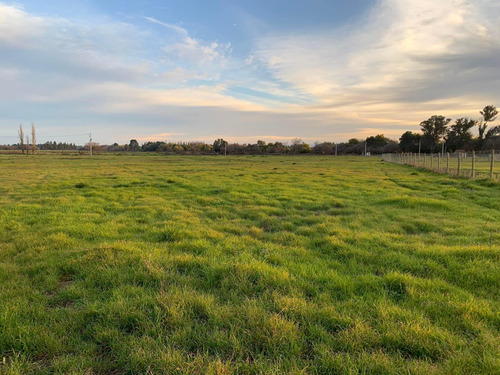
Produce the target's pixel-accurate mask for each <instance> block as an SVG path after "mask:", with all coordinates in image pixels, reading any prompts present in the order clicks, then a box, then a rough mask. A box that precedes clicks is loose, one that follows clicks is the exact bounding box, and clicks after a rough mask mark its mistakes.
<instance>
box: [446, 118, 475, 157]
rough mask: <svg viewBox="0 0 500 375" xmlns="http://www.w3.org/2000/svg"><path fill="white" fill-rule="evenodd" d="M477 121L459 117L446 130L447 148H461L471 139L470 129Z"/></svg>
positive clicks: (452, 149)
mask: <svg viewBox="0 0 500 375" xmlns="http://www.w3.org/2000/svg"><path fill="white" fill-rule="evenodd" d="M476 124H477V121H475V120H472V119H469V118H465V117H462V118H459V119H457V120H456V121H455V123H454V124H453V125H451V127H450V128H449V129H448V130H447V133H446V145H447V147H448V149H449V150H451V151H455V150H459V149H463V148H464V147H465V146H466V145H467V144H468V143H470V142H471V141H472V133H471V132H470V130H471V129H472V128H473V127H474V126H476Z"/></svg>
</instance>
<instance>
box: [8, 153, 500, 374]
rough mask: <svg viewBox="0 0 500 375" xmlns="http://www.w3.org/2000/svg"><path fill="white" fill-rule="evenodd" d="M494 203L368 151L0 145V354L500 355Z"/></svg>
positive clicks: (302, 362) (170, 357) (343, 359)
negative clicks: (77, 151) (53, 150)
mask: <svg viewBox="0 0 500 375" xmlns="http://www.w3.org/2000/svg"><path fill="white" fill-rule="evenodd" d="M499 208H500V184H498V183H495V182H491V181H485V180H474V181H472V180H464V179H453V178H450V177H448V176H443V175H437V174H433V173H431V172H427V171H424V170H419V169H417V168H414V167H409V166H404V165H397V164H390V163H383V162H382V161H381V160H380V159H379V158H375V157H372V158H362V157H338V158H335V157H315V156H309V157H307V156H304V157H298V156H297V157H291V156H276V157H269V156H267V157H260V156H254V157H223V156H217V157H214V156H211V157H208V156H207V157H202V156H197V157H189V156H158V155H144V154H140V155H116V156H114V155H102V156H101V155H99V156H95V157H93V158H89V157H87V156H85V157H81V156H64V155H58V156H54V155H47V154H43V155H34V156H31V155H30V156H23V155H0V373H4V374H53V373H56V374H147V373H149V374H160V373H166V374H170V373H172V374H205V373H208V374H231V373H238V374H264V373H265V374H285V373H287V374H337V373H338V374H358V373H365V374H368V373H370V374H371V373H373V374H459V373H462V374H495V373H499V372H500V342H499V339H498V338H499V334H500V313H499V312H500V300H499V297H500V276H499V275H500V262H499V261H500V232H499V229H500V210H499ZM3 358H5V361H4V363H2V362H3V361H2V359H3Z"/></svg>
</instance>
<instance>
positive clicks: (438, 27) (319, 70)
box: [255, 0, 500, 122]
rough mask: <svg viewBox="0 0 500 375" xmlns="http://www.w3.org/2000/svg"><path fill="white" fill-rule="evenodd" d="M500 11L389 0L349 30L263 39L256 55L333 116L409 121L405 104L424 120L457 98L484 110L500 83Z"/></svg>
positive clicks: (451, 1) (454, 2) (448, 0)
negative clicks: (422, 114)
mask: <svg viewBox="0 0 500 375" xmlns="http://www.w3.org/2000/svg"><path fill="white" fill-rule="evenodd" d="M499 10H500V7H499V6H498V5H497V2H496V1H494V0H490V1H486V0H482V1H477V2H474V3H469V2H466V1H464V0H441V1H439V2H437V1H434V0H382V1H381V2H380V3H379V4H378V5H377V6H376V7H375V8H373V11H372V13H371V14H370V16H369V17H368V18H367V19H364V20H360V22H359V23H358V24H356V25H353V26H351V27H349V28H347V27H342V28H333V29H330V30H321V31H320V32H312V33H309V34H302V35H275V36H271V37H265V38H262V39H261V40H259V42H258V48H257V49H256V51H255V55H256V56H258V57H259V58H260V59H261V60H263V61H265V63H266V64H267V66H268V68H269V69H270V71H271V72H272V73H273V75H274V76H275V77H276V78H277V79H279V80H280V81H282V82H286V83H289V84H291V85H292V87H294V88H296V89H298V90H301V91H303V92H305V93H308V94H310V95H313V96H314V97H315V98H316V100H317V102H318V104H319V105H320V107H318V110H321V111H324V110H327V111H328V112H329V113H330V114H331V115H332V116H333V117H335V116H336V117H337V118H345V115H346V113H345V112H347V113H359V114H360V119H361V118H365V119H366V120H365V121H374V122H379V120H381V119H385V118H388V119H390V118H392V119H401V118H404V117H407V115H406V114H405V113H404V112H403V113H401V112H399V110H398V107H399V109H404V110H409V111H410V112H412V113H414V114H415V115H418V116H420V115H421V112H422V111H426V110H430V109H434V108H433V107H435V105H434V104H436V103H437V102H442V103H443V102H445V101H446V100H448V99H453V98H456V99H458V98H460V99H463V100H464V101H463V102H462V103H461V105H462V108H466V107H469V106H470V104H471V103H472V104H473V105H474V106H475V108H476V112H477V110H478V109H479V108H482V106H484V105H485V103H486V104H487V103H489V102H490V101H491V100H493V99H496V96H497V95H496V93H497V92H498V86H499V83H500V76H498V74H497V73H498V66H499V63H500V29H499V28H498V25H497V24H496V23H497V21H498V17H499V16H500V12H499ZM459 105H460V104H459ZM390 108H392V110H393V111H394V112H395V113H393V114H392V115H390V116H387V115H388V114H389V113H388V111H389V109H390ZM439 109H440V110H444V111H446V110H450V111H455V112H456V108H454V107H449V108H447V107H446V106H443V107H440V108H439ZM379 111H381V112H385V113H382V116H380V114H379V113H378V112H379ZM430 114H432V113H428V115H430ZM367 115H368V116H367ZM411 118H412V119H413V121H415V119H416V117H415V116H411ZM424 118H425V117H424ZM403 121H404V120H403Z"/></svg>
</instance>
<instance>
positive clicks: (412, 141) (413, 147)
mask: <svg viewBox="0 0 500 375" xmlns="http://www.w3.org/2000/svg"><path fill="white" fill-rule="evenodd" d="M421 140H422V135H421V134H418V133H413V132H411V131H407V132H405V133H403V135H402V136H401V138H399V149H400V150H401V151H404V152H418V150H419V144H420V142H421Z"/></svg>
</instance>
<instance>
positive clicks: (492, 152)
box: [490, 150, 495, 180]
mask: <svg viewBox="0 0 500 375" xmlns="http://www.w3.org/2000/svg"><path fill="white" fill-rule="evenodd" d="M494 167H495V150H491V163H490V178H491V179H492V180H493V168H494Z"/></svg>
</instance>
